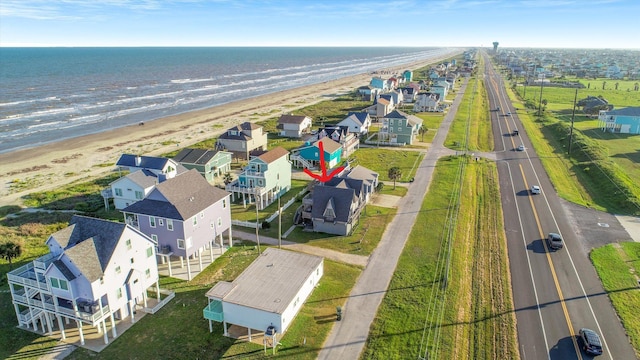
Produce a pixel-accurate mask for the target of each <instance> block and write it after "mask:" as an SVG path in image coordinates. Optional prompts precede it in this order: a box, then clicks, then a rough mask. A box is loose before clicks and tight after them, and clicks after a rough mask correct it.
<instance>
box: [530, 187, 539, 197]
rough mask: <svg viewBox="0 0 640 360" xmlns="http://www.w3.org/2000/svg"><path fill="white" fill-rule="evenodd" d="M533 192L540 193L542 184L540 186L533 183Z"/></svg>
mask: <svg viewBox="0 0 640 360" xmlns="http://www.w3.org/2000/svg"><path fill="white" fill-rule="evenodd" d="M531 194H533V195H538V194H540V186H538V185H533V186H532V187H531Z"/></svg>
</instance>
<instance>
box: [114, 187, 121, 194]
mask: <svg viewBox="0 0 640 360" xmlns="http://www.w3.org/2000/svg"><path fill="white" fill-rule="evenodd" d="M115 190H116V196H122V189H120V188H115Z"/></svg>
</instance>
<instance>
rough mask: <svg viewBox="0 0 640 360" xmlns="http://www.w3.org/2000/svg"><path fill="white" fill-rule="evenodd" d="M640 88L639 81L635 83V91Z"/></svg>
mask: <svg viewBox="0 0 640 360" xmlns="http://www.w3.org/2000/svg"><path fill="white" fill-rule="evenodd" d="M638 89H640V84H639V83H635V84H633V91H638Z"/></svg>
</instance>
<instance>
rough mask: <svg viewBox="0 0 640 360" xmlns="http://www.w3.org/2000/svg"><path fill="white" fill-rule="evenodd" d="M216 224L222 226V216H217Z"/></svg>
mask: <svg viewBox="0 0 640 360" xmlns="http://www.w3.org/2000/svg"><path fill="white" fill-rule="evenodd" d="M218 226H222V218H221V217H219V218H218Z"/></svg>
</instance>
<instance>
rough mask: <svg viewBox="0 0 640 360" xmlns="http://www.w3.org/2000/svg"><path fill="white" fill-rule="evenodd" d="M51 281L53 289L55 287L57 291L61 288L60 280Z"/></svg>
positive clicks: (53, 279) (52, 279)
mask: <svg viewBox="0 0 640 360" xmlns="http://www.w3.org/2000/svg"><path fill="white" fill-rule="evenodd" d="M50 281H51V287H54V288H56V289H59V288H60V284H59V283H58V279H56V278H51V279H50Z"/></svg>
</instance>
